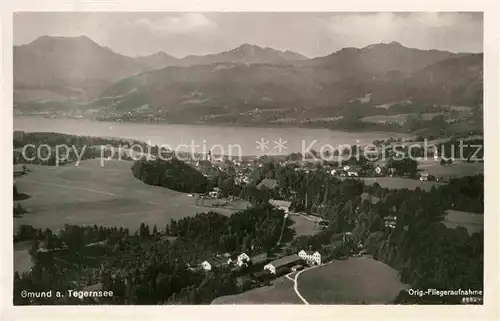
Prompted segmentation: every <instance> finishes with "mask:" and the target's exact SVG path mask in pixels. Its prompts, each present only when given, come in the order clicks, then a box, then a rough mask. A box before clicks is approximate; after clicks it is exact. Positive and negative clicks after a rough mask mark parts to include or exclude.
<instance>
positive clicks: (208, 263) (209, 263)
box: [200, 257, 228, 271]
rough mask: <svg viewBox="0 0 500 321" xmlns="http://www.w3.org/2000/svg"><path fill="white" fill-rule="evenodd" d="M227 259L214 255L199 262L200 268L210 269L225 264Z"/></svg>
mask: <svg viewBox="0 0 500 321" xmlns="http://www.w3.org/2000/svg"><path fill="white" fill-rule="evenodd" d="M227 263H228V259H227V258H226V257H214V258H210V259H208V260H205V261H203V262H201V264H200V265H201V268H202V269H203V270H205V271H212V270H213V269H215V268H220V267H222V266H224V265H227Z"/></svg>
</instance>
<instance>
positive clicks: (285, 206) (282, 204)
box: [269, 200, 292, 214]
mask: <svg viewBox="0 0 500 321" xmlns="http://www.w3.org/2000/svg"><path fill="white" fill-rule="evenodd" d="M269 203H270V204H271V205H273V206H275V207H277V208H279V209H280V210H282V211H284V212H285V214H288V212H289V211H290V205H292V202H289V201H281V200H269Z"/></svg>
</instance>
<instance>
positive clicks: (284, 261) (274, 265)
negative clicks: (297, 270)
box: [264, 254, 302, 274]
mask: <svg viewBox="0 0 500 321" xmlns="http://www.w3.org/2000/svg"><path fill="white" fill-rule="evenodd" d="M300 261H302V259H301V258H300V257H299V256H298V255H297V254H293V255H289V256H285V257H282V258H279V259H277V260H274V261H272V262H270V263H268V264H266V265H265V266H264V270H267V271H269V272H270V273H271V274H276V271H278V270H279V269H280V268H282V267H289V266H293V265H296V264H297V262H300Z"/></svg>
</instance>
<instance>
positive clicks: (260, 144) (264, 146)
mask: <svg viewBox="0 0 500 321" xmlns="http://www.w3.org/2000/svg"><path fill="white" fill-rule="evenodd" d="M255 142H256V143H257V146H255V148H257V149H260V152H261V153H263V152H264V150H266V149H268V148H269V147H268V146H267V145H268V144H269V141H268V140H265V139H264V138H261V139H260V140H257V141H255Z"/></svg>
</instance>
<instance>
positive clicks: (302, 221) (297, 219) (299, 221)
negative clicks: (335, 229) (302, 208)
mask: <svg viewBox="0 0 500 321" xmlns="http://www.w3.org/2000/svg"><path fill="white" fill-rule="evenodd" d="M288 217H289V218H290V219H291V220H292V221H293V222H294V224H293V225H292V226H291V228H293V229H294V230H295V233H296V234H295V235H296V236H302V235H314V234H316V233H319V232H320V231H321V229H320V228H319V225H318V224H316V223H315V222H314V221H312V220H311V219H307V218H305V217H304V216H302V215H289V216H288Z"/></svg>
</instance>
